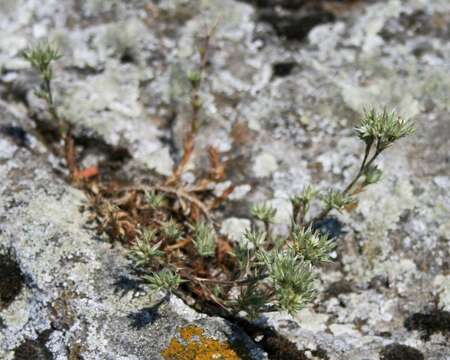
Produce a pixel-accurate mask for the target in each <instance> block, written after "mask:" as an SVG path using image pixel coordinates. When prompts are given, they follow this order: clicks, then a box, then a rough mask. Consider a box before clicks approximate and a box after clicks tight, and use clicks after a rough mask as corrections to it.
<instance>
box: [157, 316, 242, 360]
mask: <svg viewBox="0 0 450 360" xmlns="http://www.w3.org/2000/svg"><path fill="white" fill-rule="evenodd" d="M178 332H179V334H180V338H181V341H180V340H178V339H177V338H173V339H172V340H171V341H170V344H169V346H168V347H167V349H165V350H164V351H162V352H161V355H162V357H163V358H164V359H165V360H240V357H239V356H238V355H237V354H236V352H235V351H234V350H233V349H232V347H231V345H230V344H229V343H228V342H226V341H224V342H220V341H218V340H216V339H213V338H209V337H207V336H205V335H203V333H204V330H203V329H202V328H200V327H198V326H194V325H189V326H186V327H184V328H181V329H178Z"/></svg>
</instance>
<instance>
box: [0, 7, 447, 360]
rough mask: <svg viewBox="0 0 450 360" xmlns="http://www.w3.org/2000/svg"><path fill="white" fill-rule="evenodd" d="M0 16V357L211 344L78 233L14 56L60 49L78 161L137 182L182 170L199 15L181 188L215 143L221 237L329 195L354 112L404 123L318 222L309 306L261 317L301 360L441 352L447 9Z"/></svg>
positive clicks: (59, 79) (346, 172)
mask: <svg viewBox="0 0 450 360" xmlns="http://www.w3.org/2000/svg"><path fill="white" fill-rule="evenodd" d="M338 3H339V4H338ZM253 4H256V7H255V6H252V5H253ZM0 13H1V14H2V15H3V16H2V17H1V18H0V94H1V98H2V100H1V101H0V108H1V111H0V168H1V169H0V220H1V221H0V230H1V231H0V245H1V246H0V273H3V272H2V271H1V269H8V273H10V271H11V273H12V274H15V278H16V280H17V282H16V281H14V284H15V286H13V287H12V288H11V287H8V289H7V290H8V291H7V292H6V293H5V294H6V295H5V296H4V297H3V294H4V293H3V288H2V289H0V290H1V294H0V299H1V300H0V301H1V305H0V306H1V307H2V308H3V307H4V309H3V310H1V312H0V316H1V321H0V348H1V350H0V357H4V358H6V359H12V358H14V357H15V355H14V353H16V356H17V357H18V358H20V357H22V358H24V357H25V356H28V353H30V352H31V353H32V356H35V357H41V358H46V357H49V356H50V355H49V353H51V354H52V355H51V356H53V357H54V358H57V359H66V358H69V354H70V356H71V358H76V353H77V352H79V353H80V354H81V356H82V357H83V358H84V359H96V358H98V357H99V356H100V357H101V358H114V359H120V358H122V359H125V358H127V359H146V358H151V359H153V358H155V359H157V358H158V357H160V353H161V351H164V350H166V349H167V348H168V346H169V344H170V342H171V341H172V340H173V339H178V340H177V341H180V344H181V340H182V339H180V336H181V334H180V332H179V330H177V328H180V329H183V328H185V327H186V326H199V327H201V328H202V329H203V330H204V333H203V334H204V336H208V337H210V336H213V337H214V339H215V341H217V342H214V344H215V345H217V346H220V347H221V348H222V349H227V346H226V344H224V342H225V340H226V339H228V336H229V335H230V334H233V331H234V330H233V327H232V326H231V325H230V324H228V323H226V322H223V321H221V320H218V319H214V318H210V317H207V316H206V315H201V314H198V313H196V312H194V311H192V310H191V309H190V308H189V307H187V306H185V305H184V304H183V303H182V302H181V300H179V299H176V298H172V299H171V300H170V301H165V300H164V301H163V302H162V303H161V305H159V306H156V304H159V303H158V299H159V300H161V299H160V297H161V296H160V297H159V298H158V297H157V298H156V299H153V300H152V301H150V300H149V297H148V296H147V294H146V289H145V288H143V287H142V285H141V284H140V283H139V282H138V280H137V279H135V278H133V277H132V274H131V273H130V272H129V270H128V265H129V264H128V261H127V260H126V258H125V251H123V249H121V248H120V247H117V248H113V249H112V248H110V246H109V245H107V244H106V243H104V242H101V241H98V240H96V238H95V235H94V232H93V231H92V229H89V228H86V218H85V215H83V214H80V213H79V212H78V206H79V205H81V204H83V202H84V201H85V199H84V197H83V195H82V193H81V192H79V191H78V190H76V189H74V188H72V187H70V186H69V185H68V184H66V183H64V182H63V181H62V180H61V179H60V178H59V177H58V175H57V174H59V173H61V169H62V167H61V161H60V159H58V158H57V157H55V156H54V155H53V154H51V152H50V151H49V150H48V147H47V146H46V144H45V141H43V137H42V133H39V131H40V130H39V128H38V127H37V126H36V124H35V123H34V122H33V121H31V119H30V115H31V116H32V118H33V119H35V120H45V119H46V115H45V112H44V111H43V104H42V102H40V101H38V99H36V97H34V96H33V95H32V92H33V88H34V87H35V86H37V78H36V76H35V75H33V74H32V72H31V70H30V68H29V66H28V64H27V63H26V62H24V61H23V59H22V58H21V57H20V52H21V51H22V50H23V49H24V48H25V47H26V46H27V45H28V44H30V43H33V42H36V41H38V40H43V39H45V38H49V39H50V40H51V41H55V42H57V43H59V44H60V47H61V48H62V51H63V52H64V55H65V56H64V58H63V59H62V60H61V61H60V62H58V63H57V64H56V65H55V69H54V73H55V84H54V89H55V98H56V101H57V105H58V109H59V111H61V113H62V114H64V116H65V117H67V119H68V120H70V121H71V122H72V123H73V124H74V128H75V129H74V131H75V133H76V136H77V139H78V143H79V147H80V148H82V149H83V150H84V151H85V154H84V155H85V156H84V155H83V160H82V161H83V164H90V165H92V164H96V163H97V161H99V160H100V161H105V160H110V159H109V158H110V156H109V155H110V154H116V155H117V154H118V153H119V154H121V156H120V158H121V161H118V164H117V163H115V164H114V165H115V166H118V167H120V168H123V169H122V170H123V172H126V173H127V175H128V178H134V177H145V179H148V177H149V176H150V175H149V170H150V169H153V170H155V172H157V173H159V174H168V173H170V171H171V169H172V166H173V164H174V163H175V162H176V161H177V160H178V159H179V158H180V156H181V152H182V140H183V136H184V134H185V128H186V126H187V124H189V120H190V118H191V115H192V114H191V112H190V104H189V95H190V91H191V90H192V89H191V88H190V84H189V81H187V77H186V74H187V71H189V70H192V69H195V68H197V67H198V64H199V58H198V53H197V51H196V45H197V42H198V40H199V39H198V38H199V37H201V35H204V32H205V31H206V29H208V28H211V27H212V25H213V24H214V23H215V19H220V20H219V21H218V22H217V27H216V30H215V32H214V34H213V36H212V38H211V48H210V51H209V56H208V64H207V69H206V72H205V80H204V83H203V85H202V88H201V91H200V95H201V98H202V101H203V108H202V110H201V113H200V115H199V116H200V118H201V122H202V127H201V131H199V136H198V138H197V139H196V147H195V153H194V160H193V161H192V164H189V174H188V175H187V176H186V178H189V181H194V180H195V179H196V178H197V175H198V172H200V171H202V170H205V168H206V165H205V164H206V163H207V158H206V155H205V151H204V150H205V148H206V146H207V145H214V146H216V147H217V148H218V149H219V151H220V152H221V156H222V157H223V158H224V159H225V163H226V166H227V173H229V174H230V176H231V179H230V181H232V182H236V184H237V185H241V186H240V187H238V188H237V189H236V193H235V194H234V195H232V196H231V197H230V198H231V200H232V201H233V200H238V202H239V203H238V204H237V202H236V203H233V202H232V203H231V204H230V209H229V210H227V211H225V214H226V217H231V218H229V219H228V220H226V221H225V222H224V223H223V224H222V231H223V232H224V233H226V234H228V235H229V236H230V237H231V238H233V239H234V240H235V241H240V239H241V234H242V231H243V230H244V229H245V228H247V227H248V226H249V225H250V221H249V220H248V219H247V218H246V213H244V212H243V211H241V209H244V208H245V209H247V208H248V205H249V203H256V202H263V201H270V200H273V199H275V205H276V206H277V208H278V209H279V214H280V216H281V217H280V218H279V219H278V221H279V222H283V223H284V222H287V220H289V214H290V211H291V209H290V207H289V204H288V202H287V199H288V197H289V196H290V195H293V194H295V193H298V192H300V191H301V190H302V189H303V188H304V186H306V185H307V184H309V183H312V184H313V185H315V186H317V187H318V188H319V189H321V190H325V189H328V188H330V187H331V188H334V189H342V188H344V187H345V185H346V184H347V183H348V182H349V181H350V179H351V178H352V176H354V173H355V171H357V169H358V166H359V163H360V157H361V155H362V154H361V151H362V150H363V147H362V144H361V143H360V142H359V141H358V140H357V139H355V138H354V137H353V134H352V129H351V128H352V127H353V126H354V125H355V124H356V122H357V121H358V120H359V118H360V117H361V115H362V110H363V108H365V107H369V106H376V107H379V108H383V107H387V108H389V109H390V108H395V109H396V110H397V111H398V112H399V113H400V114H401V115H402V116H404V117H408V118H412V119H413V120H414V121H415V124H416V128H417V131H416V134H415V135H414V136H413V137H411V138H408V139H402V140H401V141H400V142H399V144H395V145H394V146H393V147H392V148H391V149H389V151H387V152H386V153H385V154H383V155H382V156H381V157H380V158H379V159H378V165H379V166H380V168H381V169H382V170H383V173H384V174H383V178H382V181H381V182H380V183H379V184H377V185H375V186H372V187H371V188H368V189H367V191H364V192H363V193H361V194H359V195H358V198H359V206H358V208H356V209H355V210H353V211H352V212H349V213H347V212H344V213H342V214H338V213H336V212H333V213H332V215H333V216H332V219H333V221H334V223H335V224H339V226H336V227H338V230H339V231H336V232H334V233H333V234H334V235H336V238H335V241H336V245H337V248H336V261H334V262H333V263H331V264H327V265H326V266H324V267H323V268H321V269H319V271H318V280H317V286H318V288H319V289H320V292H322V291H323V292H324V293H325V294H324V295H323V296H319V297H318V298H317V300H316V302H315V304H313V305H312V306H311V307H308V308H307V310H303V311H302V312H300V314H299V315H298V316H296V317H291V316H289V315H287V314H284V313H276V314H273V313H271V314H267V321H268V323H269V324H270V325H272V326H273V327H274V328H275V329H276V330H277V331H278V332H279V333H280V334H282V335H284V336H285V337H287V338H288V339H289V340H290V341H292V342H293V343H295V344H296V345H297V347H298V348H299V349H300V350H301V351H303V352H304V353H305V354H308V356H311V357H316V358H328V359H330V360H340V359H342V358H345V359H354V360H363V359H364V360H368V359H370V360H372V359H373V360H378V359H380V357H381V356H383V357H385V358H387V359H389V357H393V356H397V354H398V352H399V351H400V353H402V354H403V355H404V354H408V355H409V356H410V357H412V358H413V357H417V358H418V359H420V358H421V357H423V358H425V359H427V360H428V359H430V360H441V359H446V358H449V357H450V350H449V347H448V345H447V344H448V343H449V337H448V333H447V332H446V331H441V330H439V331H434V332H432V333H430V334H429V339H428V340H424V339H423V334H422V333H423V329H422V328H421V327H420V326H418V325H423V324H424V322H425V323H427V324H428V325H431V328H433V326H435V325H436V324H435V322H434V321H433V319H434V320H436V322H437V323H439V324H440V322H441V320H439V319H444V320H445V319H447V318H446V316H445V315H444V316H438V317H436V316H435V317H433V316H431V315H433V314H435V313H433V312H432V311H431V310H432V309H433V306H435V305H436V304H437V305H438V307H439V308H442V310H440V311H442V313H439V314H438V315H442V314H443V313H445V312H448V311H449V296H448V294H449V290H448V286H447V284H448V269H449V268H450V263H449V259H450V256H449V255H450V254H449V247H448V241H449V231H450V230H449V229H450V225H449V224H450V223H449V213H450V207H449V206H450V205H449V201H448V188H449V180H448V179H449V178H450V172H449V167H448V152H449V148H450V145H449V138H450V136H449V135H450V126H449V124H450V122H449V121H448V112H449V110H450V100H449V99H450V98H449V96H448V94H449V92H450V75H449V74H450V71H449V67H448V63H449V59H450V43H449V42H448V19H449V18H448V14H449V13H450V5H449V2H448V1H447V0H436V1H421V0H404V1H399V0H387V1H384V2H376V1H339V2H337V1H326V0H321V1H316V2H314V1H290V0H289V1H288V0H277V1H276V2H268V1H263V0H258V1H256V2H253V1H252V2H248V3H247V4H245V3H243V2H237V1H234V0H204V1H184V0H161V1H158V2H154V6H153V7H152V6H151V5H149V7H147V6H145V7H144V4H141V3H140V2H139V1H138V2H135V1H117V0H111V1H106V2H105V1H98V0H89V1H85V2H81V3H79V2H77V1H73V2H72V1H64V2H58V1H50V0H45V1H37V0H27V1H24V0H21V1H11V0H5V1H1V2H0ZM224 14H225V15H224ZM330 14H331V15H330ZM300 23H301V24H300ZM268 24H269V25H268ZM299 24H300V25H299ZM278 35H281V36H278ZM305 119H306V120H305ZM299 122H300V123H299ZM236 124H239V126H236ZM236 129H238V130H236ZM86 144H88V145H86ZM26 149H30V150H29V151H28V150H26ZM99 149H100V150H99ZM80 150H81V149H80ZM112 157H114V156H112ZM53 170H55V171H53ZM223 184H228V183H225V182H224V183H223ZM223 184H221V185H223ZM243 184H245V185H243ZM220 188H221V187H220V185H218V186H217V188H216V190H218V189H220ZM235 205H236V206H235ZM225 206H228V205H227V204H226V205H225ZM318 207H319V204H314V205H313V211H316V210H317V211H318V210H319V209H318ZM219 212H220V211H219ZM219 218H220V217H219ZM325 221H326V223H329V222H330V221H331V220H329V219H325ZM1 259H3V260H1ZM17 269H18V270H20V271H16V270H17ZM0 275H1V274H0ZM19 279H20V280H19ZM22 280H23V283H22V282H21V281H22ZM336 281H339V282H340V285H339V286H338V287H339V289H338V290H339V291H336ZM2 284H6V283H4V282H2ZM20 284H22V285H20ZM345 284H347V285H345ZM348 284H351V285H348ZM127 289H128V290H127ZM326 289H329V290H328V291H327V290H326ZM430 309H431V310H430ZM417 314H418V315H417ZM419 315H420V316H419ZM406 319H411V321H409V322H408V324H409V325H411V324H413V325H414V324H415V325H417V326H408V327H405V320H406ZM424 319H425V321H424ZM430 319H431V320H430ZM413 320H414V321H413ZM419 320H420V321H419ZM430 323H431V324H430ZM444 323H445V322H444ZM216 329H220V331H219V330H218V331H216ZM425 330H426V329H425ZM196 331H197V330H196ZM349 333H350V334H351V336H349V335H348V334H349ZM181 346H183V345H181ZM251 349H256V348H255V347H250V351H253V350H251ZM411 349H412V350H411ZM255 351H256V350H255ZM418 352H419V353H420V354H419V353H418ZM305 356H306V355H305ZM25 358H26V357H25ZM28 358H30V356H28Z"/></svg>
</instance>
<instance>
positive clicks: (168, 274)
mask: <svg viewBox="0 0 450 360" xmlns="http://www.w3.org/2000/svg"><path fill="white" fill-rule="evenodd" d="M144 280H145V281H146V282H147V284H148V285H149V287H150V289H152V290H153V291H160V290H166V291H168V292H169V293H172V292H174V291H175V290H177V289H178V287H179V286H180V285H181V283H182V282H183V280H182V279H181V277H180V276H179V275H177V274H176V273H174V272H173V271H171V270H169V269H163V270H161V271H159V272H155V273H153V274H151V275H145V276H144Z"/></svg>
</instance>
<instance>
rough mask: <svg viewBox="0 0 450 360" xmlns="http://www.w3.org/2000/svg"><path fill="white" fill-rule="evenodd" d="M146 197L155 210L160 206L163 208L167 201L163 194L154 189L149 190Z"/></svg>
mask: <svg viewBox="0 0 450 360" xmlns="http://www.w3.org/2000/svg"><path fill="white" fill-rule="evenodd" d="M145 198H146V200H147V203H148V205H149V206H150V207H151V208H152V209H153V210H157V209H159V208H161V207H162V206H163V205H164V203H165V201H166V198H165V196H164V195H163V194H158V193H157V192H155V191H154V190H153V191H147V192H146V193H145Z"/></svg>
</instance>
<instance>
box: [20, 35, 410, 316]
mask: <svg viewBox="0 0 450 360" xmlns="http://www.w3.org/2000/svg"><path fill="white" fill-rule="evenodd" d="M212 36H213V30H211V31H208V32H207V33H206V35H205V36H203V37H200V38H199V40H198V41H199V45H198V66H197V68H196V69H195V70H192V71H190V72H189V73H188V74H187V78H188V79H189V81H190V84H191V90H192V94H191V115H192V118H191V122H190V124H189V126H188V127H187V128H188V130H187V132H186V136H185V139H184V146H183V153H182V156H181V159H180V160H179V162H178V163H177V164H176V166H175V167H174V169H173V172H172V174H171V176H169V177H167V178H162V179H160V180H159V181H156V182H154V183H153V184H151V185H148V183H146V184H142V183H135V184H132V185H131V186H129V185H128V186H125V185H123V183H120V182H118V181H114V179H112V180H111V179H109V180H104V179H102V178H101V177H97V178H94V179H92V178H91V177H87V176H83V171H81V175H80V171H79V170H78V168H77V167H76V158H75V153H74V144H73V143H74V142H73V138H72V136H71V133H70V127H66V125H64V126H62V124H67V123H66V122H63V121H61V119H60V117H59V116H58V113H57V111H56V108H55V104H54V102H53V95H52V90H51V79H52V77H53V73H52V70H51V65H52V63H53V62H54V61H55V60H57V59H59V58H60V54H59V53H58V52H57V50H55V49H54V48H53V47H51V46H50V45H45V46H38V47H36V48H34V49H31V50H27V51H26V52H25V53H24V57H25V58H26V59H27V60H28V61H29V62H30V64H31V65H32V66H33V68H35V69H36V70H37V71H38V72H39V73H40V75H41V77H42V81H43V83H42V86H41V89H40V90H39V91H38V93H37V94H38V96H39V97H41V98H42V99H44V100H45V101H46V102H47V105H48V110H49V112H50V114H52V117H53V119H54V120H55V121H56V122H57V123H58V124H59V125H60V129H63V134H62V135H64V139H65V149H66V151H65V156H66V159H67V165H68V167H69V170H70V171H71V174H72V175H73V177H75V178H77V177H76V175H77V174H78V179H81V180H82V181H83V185H84V186H83V188H84V189H85V191H86V192H87V194H88V196H89V198H90V199H91V207H90V208H91V210H92V213H93V218H94V219H95V220H96V222H97V224H98V230H99V232H100V233H106V234H107V235H108V236H109V237H110V238H111V239H112V240H115V241H120V242H122V243H124V244H125V245H126V246H128V247H129V249H130V252H129V254H130V258H131V259H132V261H133V262H134V264H135V266H136V268H137V269H139V273H141V274H144V275H143V278H144V280H145V281H146V282H147V283H148V285H149V287H150V288H151V289H152V290H153V291H159V290H163V289H164V290H166V291H168V292H169V293H177V294H178V295H180V296H181V297H185V298H190V299H194V300H196V301H197V303H199V304H207V305H208V306H209V307H211V306H213V307H214V308H215V309H218V311H220V313H221V314H225V315H227V316H246V317H249V318H257V317H258V316H260V315H261V313H264V312H270V311H279V310H285V311H287V312H289V313H291V314H294V313H296V312H298V311H299V310H301V309H302V308H303V307H304V306H305V305H306V304H308V303H309V302H311V301H312V300H313V299H314V296H315V294H316V288H315V286H314V284H315V281H316V276H317V275H316V274H317V271H316V269H317V267H318V266H320V265H321V264H323V263H325V262H328V261H330V256H329V254H330V253H331V252H332V251H333V249H334V242H333V240H332V239H329V237H328V236H327V235H325V234H321V233H319V232H318V231H315V230H314V228H315V227H314V225H316V224H317V223H318V222H319V221H321V220H322V219H323V218H325V217H326V216H328V214H329V213H330V212H331V211H338V212H342V211H344V210H348V211H350V210H352V209H353V208H354V207H355V206H356V205H357V195H358V194H359V193H360V192H361V191H363V190H364V189H365V188H366V187H367V186H369V185H372V184H375V183H377V182H378V181H379V180H380V178H381V176H382V172H381V170H380V169H379V168H378V167H377V166H376V164H375V161H376V159H377V158H378V157H379V155H380V154H381V153H382V152H383V151H385V150H386V149H388V148H389V147H390V146H391V145H392V144H393V143H394V142H396V141H397V140H399V139H401V138H403V137H405V136H407V135H409V134H411V133H412V132H413V126H412V124H411V122H409V121H406V120H404V119H402V118H400V117H398V116H397V115H395V113H393V112H387V111H386V110H384V111H381V112H378V111H376V110H375V109H372V110H370V111H367V112H366V113H365V114H364V116H363V117H362V120H361V123H360V125H359V126H358V127H356V128H355V133H356V136H358V137H359V139H361V141H362V142H363V144H364V146H365V148H364V151H363V153H362V156H361V158H362V160H361V164H360V166H359V169H358V171H357V172H356V174H355V176H354V177H353V179H352V180H351V181H350V182H349V184H348V185H347V186H345V187H344V188H343V189H342V190H339V189H329V190H327V191H318V190H317V189H315V188H314V187H312V186H307V187H305V188H304V190H303V191H302V192H301V193H299V194H293V196H292V197H291V198H290V201H291V203H292V208H293V213H292V217H291V223H290V228H289V233H288V234H287V235H286V236H275V235H274V234H273V231H272V225H273V223H274V222H275V219H276V213H277V212H276V209H275V208H273V207H271V206H270V205H268V204H265V203H263V204H258V205H255V206H253V207H252V208H251V210H250V214H251V216H252V223H251V226H250V228H249V229H247V230H246V231H245V233H244V234H243V238H242V240H241V241H240V242H238V243H234V242H233V241H231V240H230V239H228V238H226V237H225V236H223V235H220V232H219V231H217V230H218V228H219V226H220V224H219V223H218V222H217V221H216V219H215V216H214V210H215V209H217V208H218V207H220V206H221V205H222V204H223V203H224V202H225V201H226V200H227V198H228V196H229V195H230V194H231V193H232V191H233V189H234V185H231V186H229V187H228V188H227V189H225V190H224V191H223V193H222V194H220V195H219V196H216V195H214V192H212V191H211V189H212V188H213V187H214V185H215V184H216V183H218V182H223V181H224V180H225V179H226V171H227V169H226V166H225V164H224V163H223V162H222V159H221V155H220V153H219V152H218V151H217V149H215V148H214V147H209V148H208V149H207V153H208V157H209V162H210V166H209V169H208V171H206V172H204V175H203V176H198V178H197V180H196V181H195V182H194V183H193V184H192V183H190V184H188V183H185V182H184V181H183V177H182V175H183V173H184V172H185V171H186V168H187V165H188V163H189V162H190V161H191V159H192V156H193V152H194V148H195V135H196V134H197V133H198V131H199V129H200V127H201V121H200V117H199V115H200V111H201V109H202V99H201V91H200V90H201V89H202V86H203V84H204V82H205V80H206V79H207V77H208V70H209V69H208V61H207V57H208V53H209V50H210V48H209V44H210V41H211V37H212ZM67 129H68V130H67ZM84 175H85V174H84ZM313 203H316V204H322V208H321V211H318V212H317V213H316V214H311V208H313V207H312V206H311V205H312V204H313Z"/></svg>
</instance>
